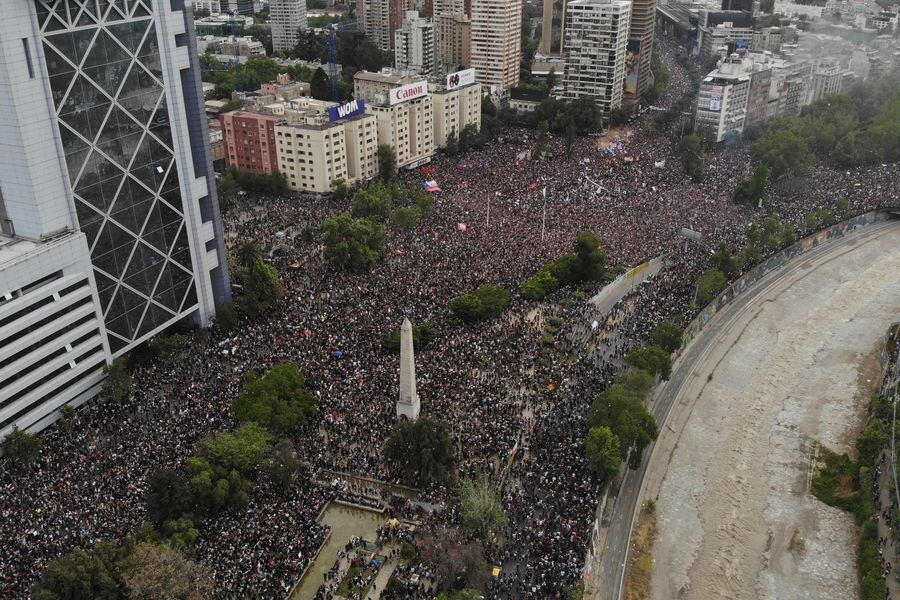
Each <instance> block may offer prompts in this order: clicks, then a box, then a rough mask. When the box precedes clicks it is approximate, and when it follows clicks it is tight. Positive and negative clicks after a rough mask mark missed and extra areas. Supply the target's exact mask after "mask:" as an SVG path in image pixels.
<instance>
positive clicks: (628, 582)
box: [625, 502, 656, 600]
mask: <svg viewBox="0 0 900 600" xmlns="http://www.w3.org/2000/svg"><path fill="white" fill-rule="evenodd" d="M655 509H656V506H655V504H653V503H652V502H648V503H647V505H645V506H644V510H642V511H641V516H640V518H639V519H638V522H637V525H636V526H635V528H634V533H633V534H632V539H631V543H632V549H631V554H630V555H629V559H628V570H627V571H626V572H625V600H645V599H646V598H649V597H650V576H651V575H652V573H653V555H652V554H651V551H652V550H653V542H654V541H655V540H656V510H655Z"/></svg>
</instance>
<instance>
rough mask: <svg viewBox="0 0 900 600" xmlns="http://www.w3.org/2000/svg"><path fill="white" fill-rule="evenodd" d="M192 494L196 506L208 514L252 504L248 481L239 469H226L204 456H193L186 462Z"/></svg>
mask: <svg viewBox="0 0 900 600" xmlns="http://www.w3.org/2000/svg"><path fill="white" fill-rule="evenodd" d="M186 466H187V471H188V475H189V476H190V478H191V479H190V482H191V493H192V494H193V496H194V498H195V501H196V504H197V506H198V507H199V508H202V509H203V510H204V511H207V512H217V511H220V510H223V509H225V508H227V507H230V506H234V507H238V508H241V507H244V506H247V504H248V503H249V502H250V496H249V495H248V494H247V488H248V484H247V480H246V479H245V478H244V476H243V475H241V473H240V472H238V470H237V469H226V468H225V467H223V466H220V465H216V464H213V463H211V462H210V461H209V460H208V459H207V458H205V457H203V456H192V457H191V458H189V459H187V462H186Z"/></svg>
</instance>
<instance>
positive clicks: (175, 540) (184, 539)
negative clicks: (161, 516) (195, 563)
mask: <svg viewBox="0 0 900 600" xmlns="http://www.w3.org/2000/svg"><path fill="white" fill-rule="evenodd" d="M160 533H161V534H162V535H163V537H164V538H165V540H166V543H168V544H169V545H170V546H172V548H174V549H175V550H178V551H179V552H192V551H193V549H194V545H195V544H196V543H197V538H198V537H200V532H199V531H197V526H196V525H194V521H193V520H192V519H188V518H187V517H182V518H180V519H171V520H169V521H163V524H162V527H160Z"/></svg>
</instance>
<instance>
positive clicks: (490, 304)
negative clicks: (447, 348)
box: [450, 285, 509, 323]
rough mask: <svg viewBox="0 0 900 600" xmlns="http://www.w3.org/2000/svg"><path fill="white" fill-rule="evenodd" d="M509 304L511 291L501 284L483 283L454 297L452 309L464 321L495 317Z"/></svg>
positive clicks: (473, 321)
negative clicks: (468, 291)
mask: <svg viewBox="0 0 900 600" xmlns="http://www.w3.org/2000/svg"><path fill="white" fill-rule="evenodd" d="M507 306H509V292H508V291H506V290H505V289H503V288H502V287H500V286H496V285H482V286H480V287H479V288H478V289H476V290H475V291H474V292H472V293H469V294H462V295H460V296H457V297H456V298H454V299H453V302H452V303H451V304H450V309H451V310H452V311H453V314H454V315H455V316H456V317H457V318H458V319H459V320H461V321H462V322H464V323H476V322H478V321H484V320H486V319H493V318H494V317H496V316H498V315H499V314H500V313H501V312H503V310H504V309H505V308H506V307H507Z"/></svg>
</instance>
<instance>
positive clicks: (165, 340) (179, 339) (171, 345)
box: [152, 333, 187, 363]
mask: <svg viewBox="0 0 900 600" xmlns="http://www.w3.org/2000/svg"><path fill="white" fill-rule="evenodd" d="M186 343H187V340H186V339H185V337H184V336H183V335H181V334H180V333H173V334H172V335H167V336H163V337H159V338H157V339H156V340H154V341H153V344H152V345H153V349H154V350H155V351H156V353H157V354H158V355H159V358H160V359H161V360H162V361H163V362H167V363H169V362H172V361H173V360H175V358H176V357H177V356H178V354H179V353H180V352H181V351H182V349H184V346H185V344H186Z"/></svg>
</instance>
